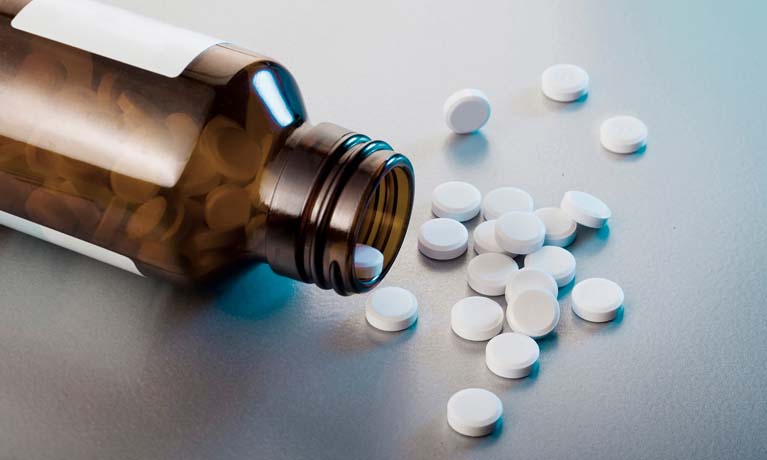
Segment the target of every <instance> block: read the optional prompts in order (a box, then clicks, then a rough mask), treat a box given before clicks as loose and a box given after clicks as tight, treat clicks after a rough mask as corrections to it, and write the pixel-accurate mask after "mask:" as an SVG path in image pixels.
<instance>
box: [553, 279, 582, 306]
mask: <svg viewBox="0 0 767 460" xmlns="http://www.w3.org/2000/svg"><path fill="white" fill-rule="evenodd" d="M577 282H578V277H577V276H576V277H575V278H573V280H572V281H570V282H569V283H567V284H565V285H564V286H562V287H561V288H559V293H558V294H557V300H559V301H560V302H561V301H562V299H564V298H565V297H567V296H568V295H570V293H571V292H572V291H573V286H575V283H577Z"/></svg>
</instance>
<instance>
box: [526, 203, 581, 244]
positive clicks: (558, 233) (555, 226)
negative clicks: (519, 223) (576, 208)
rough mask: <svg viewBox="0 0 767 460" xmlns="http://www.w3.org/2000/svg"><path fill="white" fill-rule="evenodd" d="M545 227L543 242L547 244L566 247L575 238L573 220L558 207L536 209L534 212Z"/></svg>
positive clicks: (575, 226)
mask: <svg viewBox="0 0 767 460" xmlns="http://www.w3.org/2000/svg"><path fill="white" fill-rule="evenodd" d="M534 214H535V215H536V216H538V218H539V219H541V221H543V225H544V226H545V227H546V239H545V240H544V242H543V244H545V245H548V246H559V247H562V248H564V247H566V246H569V245H570V244H572V242H573V241H574V240H575V230H576V228H577V227H578V226H577V225H576V224H575V221H574V220H572V219H571V218H570V216H569V215H567V213H566V212H564V211H562V209H560V208H553V207H552V208H541V209H536V210H535V213H534Z"/></svg>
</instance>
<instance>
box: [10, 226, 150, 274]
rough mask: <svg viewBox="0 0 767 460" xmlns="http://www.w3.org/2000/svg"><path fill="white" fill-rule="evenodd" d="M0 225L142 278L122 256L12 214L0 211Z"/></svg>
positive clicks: (130, 262) (136, 269) (133, 264)
mask: <svg viewBox="0 0 767 460" xmlns="http://www.w3.org/2000/svg"><path fill="white" fill-rule="evenodd" d="M0 225H5V226H6V227H10V228H12V229H14V230H17V231H19V232H22V233H26V234H27V235H31V236H34V237H35V238H40V239H41V240H44V241H47V242H49V243H53V244H55V245H57V246H61V247H63V248H67V249H69V250H71V251H75V252H77V253H80V254H82V255H84V256H88V257H90V258H92V259H96V260H99V261H101V262H104V263H107V264H109V265H113V266H115V267H117V268H122V269H123V270H126V271H129V272H131V273H135V274H137V275H139V276H144V275H142V274H141V272H140V271H139V270H138V267H136V264H135V263H134V262H133V261H132V260H130V259H129V258H127V257H125V256H124V255H121V254H118V253H116V252H113V251H110V250H108V249H104V248H102V247H100V246H96V245H95V244H92V243H88V242H87V241H83V240H80V239H77V238H75V237H72V236H69V235H67V234H66V233H61V232H59V231H57V230H54V229H52V228H48V227H45V226H42V225H40V224H36V223H34V222H30V221H28V220H26V219H22V218H21V217H18V216H14V215H13V214H8V213H7V212H4V211H0Z"/></svg>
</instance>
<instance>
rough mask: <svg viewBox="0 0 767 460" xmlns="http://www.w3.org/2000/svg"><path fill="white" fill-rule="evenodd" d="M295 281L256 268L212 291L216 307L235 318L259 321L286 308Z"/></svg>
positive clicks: (259, 265)
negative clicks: (214, 295) (214, 291)
mask: <svg viewBox="0 0 767 460" xmlns="http://www.w3.org/2000/svg"><path fill="white" fill-rule="evenodd" d="M296 283H297V281H294V280H292V279H290V278H286V277H284V276H280V275H277V274H276V273H274V272H273V271H272V269H271V268H270V267H269V265H267V264H263V263H262V264H257V265H255V266H253V267H252V268H249V269H247V270H245V271H242V272H241V273H238V274H236V275H234V276H232V277H231V278H229V279H227V280H226V282H225V283H222V284H221V285H220V286H219V287H218V288H217V289H216V307H218V308H219V309H221V310H223V311H225V312H227V313H229V314H231V315H234V316H237V317H244V318H250V319H260V318H264V317H266V316H269V315H271V314H274V313H276V312H277V311H278V310H280V309H281V308H282V307H283V306H285V305H288V304H290V300H291V298H292V297H293V296H294V294H295V290H296V289H295V285H296Z"/></svg>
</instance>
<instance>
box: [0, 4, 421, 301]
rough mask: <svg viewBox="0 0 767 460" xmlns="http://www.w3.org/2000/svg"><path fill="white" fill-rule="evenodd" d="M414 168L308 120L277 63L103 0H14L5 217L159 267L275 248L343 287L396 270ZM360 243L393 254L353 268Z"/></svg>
mask: <svg viewBox="0 0 767 460" xmlns="http://www.w3.org/2000/svg"><path fill="white" fill-rule="evenodd" d="M413 181H414V178H413V170H412V166H411V164H410V162H409V161H408V159H407V158H406V157H404V156H403V155H400V154H398V153H395V152H394V151H393V150H392V148H391V147H390V146H389V145H388V144H387V143H386V142H383V141H376V140H371V139H370V138H369V137H367V136H365V135H362V134H358V133H355V132H352V131H349V130H347V129H345V128H342V127H340V126H337V125H334V124H330V123H319V124H310V123H309V122H308V120H307V115H306V111H305V109H304V105H303V101H302V98H301V94H300V92H299V89H298V87H297V86H296V82H295V81H294V79H293V77H292V76H291V74H290V73H289V72H288V71H287V70H286V69H285V68H284V67H283V66H281V65H280V64H279V63H277V62H275V61H274V60H272V59H269V58H266V57H264V56H261V55H259V54H255V53H252V52H250V51H247V50H244V49H241V48H238V47H236V46H233V45H231V44H228V43H224V42H221V41H219V40H214V39H212V38H210V37H206V36H203V35H201V34H197V33H194V32H191V31H188V30H184V29H181V28H178V27H174V26H171V25H168V24H163V23H160V22H158V21H155V20H151V19H148V18H145V17H142V16H140V15H137V14H135V13H132V12H128V11H125V10H121V9H118V8H116V7H113V6H109V5H105V4H100V3H97V2H94V1H93V0H68V1H66V2H63V1H57V0H32V1H30V0H0V224H3V225H6V226H8V227H11V228H15V229H17V230H20V231H23V232H25V233H28V234H31V235H34V236H36V237H39V238H42V239H45V240H47V241H50V242H52V243H55V244H58V245H61V246H64V247H67V248H69V249H73V250H75V251H77V252H80V253H82V254H85V255H87V256H90V257H93V258H96V259H99V260H101V261H104V262H107V263H110V264H112V265H115V266H118V267H121V268H124V269H127V270H130V271H133V272H135V273H137V274H140V275H144V276H156V277H162V278H167V279H170V280H173V281H177V282H181V283H202V282H205V281H206V280H208V279H215V278H217V277H219V276H220V275H221V274H222V273H228V272H229V271H230V270H231V268H232V267H235V266H243V265H247V264H248V263H251V262H266V263H268V264H269V265H270V266H271V267H272V269H273V270H274V271H275V272H277V273H280V274H283V275H286V276H289V277H292V278H295V279H298V280H301V281H304V282H307V283H314V284H316V285H317V286H319V287H321V288H324V289H334V290H336V291H337V292H339V293H341V294H353V293H358V292H365V291H367V290H369V289H371V288H372V287H374V286H375V285H376V284H377V283H378V282H379V281H380V280H381V279H382V278H383V276H384V275H385V274H386V272H387V271H388V269H389V267H390V266H391V264H392V262H393V261H394V258H395V257H396V255H397V252H398V251H399V248H400V246H401V244H402V240H403V238H404V235H405V232H406V229H407V226H408V222H409V219H410V213H411V210H412V203H413V192H414V182H413ZM357 243H360V244H366V245H369V246H373V247H375V248H377V249H378V250H380V251H381V252H382V253H383V255H384V268H383V271H382V273H381V274H380V275H378V276H376V277H375V278H373V279H360V278H359V277H357V276H356V274H355V271H354V263H353V254H354V248H355V245H356V244H357Z"/></svg>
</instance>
